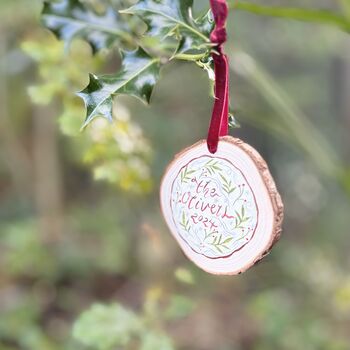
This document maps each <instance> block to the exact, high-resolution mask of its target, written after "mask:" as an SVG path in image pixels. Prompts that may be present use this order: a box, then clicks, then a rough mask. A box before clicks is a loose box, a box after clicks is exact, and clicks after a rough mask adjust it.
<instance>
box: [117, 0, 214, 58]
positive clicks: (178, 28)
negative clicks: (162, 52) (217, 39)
mask: <svg viewBox="0 0 350 350" xmlns="http://www.w3.org/2000/svg"><path fill="white" fill-rule="evenodd" d="M192 5H193V0H140V1H139V2H138V3H137V4H136V5H134V6H132V7H130V8H129V9H126V10H123V11H121V12H122V13H128V14H134V15H137V16H139V17H140V18H141V19H142V20H143V21H144V22H145V23H146V24H147V26H148V30H147V32H146V35H148V36H152V37H158V38H160V39H165V38H166V37H169V36H171V37H175V38H176V39H178V41H179V45H178V48H177V50H176V54H179V53H185V52H187V51H193V50H205V49H206V48H208V47H209V46H210V40H209V33H210V31H211V28H212V21H211V20H210V15H208V14H206V15H205V16H202V17H200V18H199V19H197V20H195V19H194V18H193V17H192Z"/></svg>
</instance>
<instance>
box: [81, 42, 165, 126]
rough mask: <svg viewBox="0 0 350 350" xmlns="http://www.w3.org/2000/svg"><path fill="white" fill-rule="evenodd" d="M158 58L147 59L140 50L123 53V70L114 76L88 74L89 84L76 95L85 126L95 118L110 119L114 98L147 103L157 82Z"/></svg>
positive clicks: (145, 54)
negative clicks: (80, 101) (81, 104)
mask: <svg viewBox="0 0 350 350" xmlns="http://www.w3.org/2000/svg"><path fill="white" fill-rule="evenodd" d="M159 72H160V59H159V58H154V57H151V56H149V55H148V54H147V53H146V52H145V51H144V50H143V49H142V48H138V49H137V50H135V51H128V52H122V67H121V70H120V71H119V72H118V73H117V74H115V75H102V76H99V77H98V76H96V75H93V74H90V82H89V85H88V86H87V87H86V88H85V89H84V90H83V91H81V92H80V93H78V95H79V96H80V97H81V98H82V99H83V100H84V102H85V106H86V110H87V115H86V119H85V122H84V125H83V128H84V127H86V126H87V125H88V124H89V123H90V122H91V121H92V120H93V119H95V118H96V117H98V116H102V117H104V118H107V119H108V120H112V114H113V97H114V96H116V95H121V94H126V95H131V96H134V97H137V98H139V99H140V100H142V101H143V102H145V103H149V101H150V98H151V95H152V91H153V88H154V85H155V84H156V82H157V81H158V79H159Z"/></svg>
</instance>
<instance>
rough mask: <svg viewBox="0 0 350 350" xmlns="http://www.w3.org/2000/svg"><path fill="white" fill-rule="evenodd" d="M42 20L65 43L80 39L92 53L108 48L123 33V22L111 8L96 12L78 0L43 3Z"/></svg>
mask: <svg viewBox="0 0 350 350" xmlns="http://www.w3.org/2000/svg"><path fill="white" fill-rule="evenodd" d="M42 22H43V24H44V25H45V26H46V27H47V28H49V29H50V30H51V31H52V32H53V33H55V35H56V36H57V37H58V38H60V39H62V40H64V42H65V43H66V45H67V46H68V45H69V44H70V43H71V41H72V40H73V39H74V38H82V39H85V40H86V41H88V42H89V44H90V45H91V47H92V48H93V50H94V52H97V51H99V50H101V49H105V48H108V47H110V46H111V45H113V44H114V43H115V42H116V41H119V40H121V39H123V38H124V37H125V36H126V35H127V33H126V32H125V24H124V23H123V22H122V21H121V20H120V18H119V16H118V12H117V11H115V10H114V9H113V8H112V7H110V6H107V7H106V8H105V9H104V11H99V12H97V11H96V10H95V9H93V8H92V7H89V6H88V5H87V4H83V3H81V2H80V1H79V0H67V1H61V2H44V9H43V11H42Z"/></svg>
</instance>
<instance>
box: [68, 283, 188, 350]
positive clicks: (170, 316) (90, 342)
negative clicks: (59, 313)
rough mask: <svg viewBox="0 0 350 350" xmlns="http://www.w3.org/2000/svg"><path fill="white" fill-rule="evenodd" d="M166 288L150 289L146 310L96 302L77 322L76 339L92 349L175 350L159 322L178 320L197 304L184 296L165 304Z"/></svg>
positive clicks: (176, 297) (176, 296)
mask: <svg viewBox="0 0 350 350" xmlns="http://www.w3.org/2000/svg"><path fill="white" fill-rule="evenodd" d="M161 299H162V291H161V290H159V289H157V288H156V289H152V290H150V291H149V293H148V295H147V297H146V301H145V305H144V310H143V312H140V313H135V312H133V311H131V310H129V309H127V308H125V307H124V306H122V305H120V304H112V305H102V304H95V305H93V306H92V307H91V308H90V309H89V310H87V311H85V312H83V313H82V315H81V316H80V317H79V318H78V320H77V321H76V322H75V324H74V327H73V336H74V338H75V339H76V340H77V341H78V342H80V343H82V344H84V345H86V346H89V347H91V348H92V349H98V350H112V349H115V348H118V349H119V348H121V349H135V346H137V349H140V350H173V349H174V345H173V343H172V341H171V339H170V338H169V336H167V335H166V334H165V333H164V331H162V330H161V329H160V327H159V325H160V324H161V323H162V322H165V321H166V320H178V319H182V318H184V317H186V316H187V315H189V314H190V313H191V312H192V311H193V310H194V304H193V302H192V301H191V300H189V299H188V298H186V297H184V296H180V295H174V296H171V298H170V300H169V301H168V302H167V306H165V307H164V306H161V304H162V303H161Z"/></svg>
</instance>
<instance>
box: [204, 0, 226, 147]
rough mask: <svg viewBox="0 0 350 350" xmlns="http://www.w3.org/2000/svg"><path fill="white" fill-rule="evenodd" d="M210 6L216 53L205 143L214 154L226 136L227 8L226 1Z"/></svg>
mask: <svg viewBox="0 0 350 350" xmlns="http://www.w3.org/2000/svg"><path fill="white" fill-rule="evenodd" d="M210 6H211V10H212V12H213V16H214V20H215V28H214V30H213V31H212V33H211V35H210V40H211V42H212V43H213V44H215V45H216V47H215V50H216V52H215V53H213V54H212V57H213V60H214V71H215V102H214V108H213V114H212V117H211V121H210V126H209V132H208V138H207V143H208V149H209V151H210V152H211V153H215V152H216V151H217V148H218V143H219V138H220V136H226V135H227V134H228V109H229V65H228V58H227V56H226V55H225V54H224V52H223V44H224V43H225V42H226V39H227V33H226V20H227V16H228V6H227V3H226V0H210Z"/></svg>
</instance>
